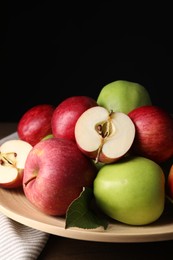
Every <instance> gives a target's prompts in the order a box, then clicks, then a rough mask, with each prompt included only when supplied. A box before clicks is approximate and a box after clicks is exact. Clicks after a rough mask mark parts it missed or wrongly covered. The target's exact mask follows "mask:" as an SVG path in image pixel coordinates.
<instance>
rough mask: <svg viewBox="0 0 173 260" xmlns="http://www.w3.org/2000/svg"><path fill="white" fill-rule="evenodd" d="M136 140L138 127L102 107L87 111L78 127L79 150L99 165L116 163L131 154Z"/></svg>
mask: <svg viewBox="0 0 173 260" xmlns="http://www.w3.org/2000/svg"><path fill="white" fill-rule="evenodd" d="M134 137H135V126H134V123H133V122H132V120H131V119H130V117H129V116H128V115H127V114H125V113H122V112H111V111H110V112H109V111H108V110H107V109H106V108H104V107H101V106H96V107H92V108H89V109H87V110H86V111H85V112H84V113H83V114H82V115H81V116H80V117H79V119H78V120H77V122H76V125H75V138H76V143H77V145H78V147H79V149H80V150H81V151H82V152H83V153H84V154H86V155H87V156H88V157H90V158H91V159H94V160H95V161H96V162H102V163H111V162H115V161H117V160H118V159H120V158H121V157H122V156H123V155H125V154H126V153H127V152H128V150H129V149H130V147H131V145H132V143H133V141H134Z"/></svg>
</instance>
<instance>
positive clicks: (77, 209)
mask: <svg viewBox="0 0 173 260" xmlns="http://www.w3.org/2000/svg"><path fill="white" fill-rule="evenodd" d="M92 202H93V192H92V189H91V188H85V189H84V190H83V191H82V192H81V194H80V196H79V197H78V198H77V199H75V200H74V201H73V202H72V203H71V205H70V206H69V208H68V210H67V213H66V225H65V228H69V227H79V228H84V229H94V228H97V227H103V228H104V229H107V226H108V224H109V223H108V221H107V220H106V217H104V216H102V215H101V214H99V213H97V212H96V211H94V209H92Z"/></svg>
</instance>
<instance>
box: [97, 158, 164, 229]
mask: <svg viewBox="0 0 173 260" xmlns="http://www.w3.org/2000/svg"><path fill="white" fill-rule="evenodd" d="M93 192H94V196H95V199H96V203H97V205H98V207H99V208H100V209H101V210H102V211H103V212H104V213H105V214H106V215H107V216H109V217H111V218H113V219H115V220H118V221H120V222H122V223H125V224H129V225H146V224H150V223H152V222H154V221H156V220H157V219H158V218H159V217H160V216H161V214H162V212H163V210H164V203H165V176H164V173H163V171H162V169H161V167H160V166H159V165H158V164H156V163H155V162H153V161H151V160H149V159H147V158H144V157H133V158H130V159H129V158H125V159H123V160H121V162H117V163H114V164H109V165H104V166H103V167H102V168H101V169H100V171H99V172H98V174H97V176H96V178H95V180H94V185H93Z"/></svg>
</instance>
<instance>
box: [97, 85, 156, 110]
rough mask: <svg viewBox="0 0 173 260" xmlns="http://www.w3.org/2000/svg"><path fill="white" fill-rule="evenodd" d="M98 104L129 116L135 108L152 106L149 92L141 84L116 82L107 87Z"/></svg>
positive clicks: (102, 91)
mask: <svg viewBox="0 0 173 260" xmlns="http://www.w3.org/2000/svg"><path fill="white" fill-rule="evenodd" d="M97 104H98V105H100V106H103V107H105V108H107V109H108V110H109V111H115V112H116V111H119V112H123V113H126V114H128V113H129V112H130V111H131V110H133V109H134V108H137V107H140V106H143V105H151V104H152V101H151V97H150V94H149V92H148V90H147V89H146V88H145V87H144V86H142V85H141V84H139V83H135V82H131V81H127V80H116V81H113V82H111V83H109V84H107V85H105V86H104V87H103V88H102V89H101V91H100V93H99V95H98V97H97Z"/></svg>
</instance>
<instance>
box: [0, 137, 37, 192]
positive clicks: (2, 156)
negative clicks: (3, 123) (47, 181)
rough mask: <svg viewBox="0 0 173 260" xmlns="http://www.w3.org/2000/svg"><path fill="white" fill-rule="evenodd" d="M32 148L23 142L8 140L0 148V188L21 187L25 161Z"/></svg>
mask: <svg viewBox="0 0 173 260" xmlns="http://www.w3.org/2000/svg"><path fill="white" fill-rule="evenodd" d="M31 149H32V146H31V145H30V144H29V143H27V142H25V141H23V140H18V139H16V140H15V139H14V140H8V141H5V142H4V143H3V144H2V145H1V146H0V187H3V188H18V187H22V181H23V172H24V166H25V161H26V158H27V156H28V153H29V152H30V150H31Z"/></svg>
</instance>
